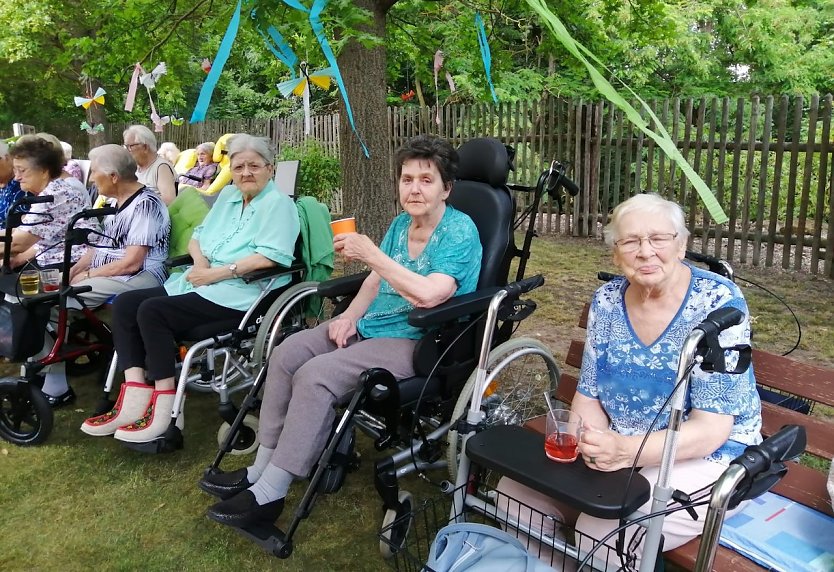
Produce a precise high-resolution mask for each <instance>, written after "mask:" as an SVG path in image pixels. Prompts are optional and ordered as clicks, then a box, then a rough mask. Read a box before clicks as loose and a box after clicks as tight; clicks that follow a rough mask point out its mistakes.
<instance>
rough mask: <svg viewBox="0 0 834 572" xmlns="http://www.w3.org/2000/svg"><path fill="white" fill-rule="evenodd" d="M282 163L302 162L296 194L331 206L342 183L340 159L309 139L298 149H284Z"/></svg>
mask: <svg viewBox="0 0 834 572" xmlns="http://www.w3.org/2000/svg"><path fill="white" fill-rule="evenodd" d="M279 159H280V160H281V161H296V160H298V161H301V164H300V165H299V169H298V178H297V179H296V194H298V195H302V196H304V195H306V196H313V197H315V198H316V200H317V201H319V202H321V203H324V204H329V203H330V200H331V199H332V197H333V192H334V191H335V190H336V189H338V188H339V185H340V184H341V181H342V175H341V169H340V166H339V159H338V158H336V157H334V156H333V155H331V154H329V153H327V150H326V149H325V148H324V146H323V145H321V144H320V143H317V142H316V141H314V140H312V139H308V140H307V141H306V142H305V143H304V144H303V145H300V146H298V147H284V148H282V149H281V152H280V153H279Z"/></svg>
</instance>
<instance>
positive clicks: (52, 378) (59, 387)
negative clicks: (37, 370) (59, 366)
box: [41, 371, 69, 397]
mask: <svg viewBox="0 0 834 572" xmlns="http://www.w3.org/2000/svg"><path fill="white" fill-rule="evenodd" d="M41 391H43V392H44V393H45V394H46V395H50V396H52V397H58V396H59V395H63V394H65V393H66V392H67V391H69V384H67V374H66V372H63V371H55V372H52V371H50V372H49V373H47V374H46V375H45V376H44V382H43V388H42V389H41Z"/></svg>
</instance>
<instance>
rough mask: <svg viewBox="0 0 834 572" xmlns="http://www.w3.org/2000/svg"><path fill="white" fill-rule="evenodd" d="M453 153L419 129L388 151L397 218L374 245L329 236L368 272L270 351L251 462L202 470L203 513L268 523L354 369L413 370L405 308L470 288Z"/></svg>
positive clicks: (350, 236)
mask: <svg viewBox="0 0 834 572" xmlns="http://www.w3.org/2000/svg"><path fill="white" fill-rule="evenodd" d="M457 162H458V158H457V152H456V151H455V150H454V149H453V148H452V147H451V146H450V145H449V144H448V143H447V142H446V141H443V140H441V139H438V138H435V137H429V136H418V137H415V138H413V139H411V140H410V141H408V142H407V143H406V144H405V145H404V147H403V148H401V149H400V150H399V151H398V152H397V156H396V165H397V176H398V179H399V199H400V204H401V205H402V208H403V211H404V212H403V213H401V214H400V215H399V216H397V217H396V218H395V219H394V221H393V223H392V224H391V226H390V227H389V229H388V232H387V233H386V234H385V237H384V238H383V240H382V243H381V244H380V246H379V247H377V246H376V245H375V244H374V243H373V242H372V241H371V239H370V238H368V237H367V236H364V235H362V234H357V233H346V234H338V235H336V236H335V237H334V247H335V250H336V252H338V253H341V255H342V256H343V257H344V258H346V259H348V260H355V261H358V262H361V263H363V264H365V265H366V266H368V267H369V268H370V270H371V272H370V275H369V276H368V277H367V278H366V279H365V281H364V282H363V284H362V286H361V288H360V290H359V292H358V294H357V295H356V297H355V298H354V299H353V301H352V302H351V303H350V305H349V306H348V308H347V309H346V310H345V311H344V312H343V313H342V314H340V315H338V316H337V317H335V318H333V319H332V320H329V321H327V322H325V323H323V324H321V325H319V326H318V327H316V328H313V329H310V330H305V331H303V332H300V333H297V334H294V335H292V336H290V337H289V338H288V339H287V340H285V341H284V342H282V343H281V344H280V345H279V346H278V347H277V348H276V350H275V351H274V352H273V354H272V357H271V358H270V362H269V373H268V376H267V382H266V389H265V393H264V399H263V403H262V405H261V415H260V422H259V430H258V435H259V439H260V446H259V449H258V452H257V455H256V458H255V461H254V463H253V464H252V466H250V467H246V468H243V469H240V470H237V471H233V472H227V473H217V474H211V475H207V476H205V477H204V478H203V479H202V481H200V487H201V488H202V489H203V490H204V491H206V492H208V493H210V494H213V495H215V496H217V497H220V498H221V499H225V500H222V501H220V502H218V503H216V504H215V505H214V506H212V507H211V508H210V509H209V511H208V516H209V517H210V518H211V519H213V520H215V521H217V522H220V523H222V524H226V525H229V526H235V527H241V526H248V525H251V524H254V523H260V522H265V523H270V522H274V521H275V520H276V519H277V518H278V516H279V515H280V513H281V510H282V509H283V504H284V497H285V496H286V494H287V490H288V488H289V486H290V484H291V483H292V481H293V480H295V479H304V478H306V477H307V476H309V474H310V473H311V470H312V468H313V465H314V463H315V462H316V460H317V459H318V458H319V456H320V454H321V452H322V451H323V449H324V447H325V445H326V441H327V438H328V435H329V433H330V430H331V427H332V424H333V420H334V418H335V412H334V409H333V408H334V405H336V404H341V403H345V402H346V401H348V400H349V398H350V396H351V395H352V393H353V392H354V391H355V390H356V388H357V385H358V383H359V376H360V374H361V373H362V372H363V371H364V370H365V369H367V368H369V367H382V368H385V369H387V370H388V371H390V372H391V373H392V374H393V375H394V376H395V377H396V378H406V377H409V376H412V375H414V370H413V366H412V358H413V352H414V348H415V345H416V344H417V341H418V340H419V339H420V337H422V336H423V335H424V333H425V332H424V331H422V330H420V329H418V328H415V327H413V326H410V325H409V324H408V322H407V315H408V313H409V311H410V310H412V309H413V308H430V307H433V306H436V305H438V304H441V303H443V302H445V301H446V300H448V299H450V298H451V297H453V296H457V295H460V294H465V293H468V292H471V291H473V290H474V289H475V287H476V285H477V280H478V274H479V272H480V266H481V243H480V240H479V237H478V231H477V228H476V227H475V225H474V223H473V222H472V220H471V219H470V218H469V217H468V216H467V215H465V214H464V213H462V212H460V211H458V210H455V209H454V208H453V207H452V206H450V205H447V204H446V198H447V197H448V196H449V192H450V191H451V188H452V181H453V180H454V178H455V172H456V170H457Z"/></svg>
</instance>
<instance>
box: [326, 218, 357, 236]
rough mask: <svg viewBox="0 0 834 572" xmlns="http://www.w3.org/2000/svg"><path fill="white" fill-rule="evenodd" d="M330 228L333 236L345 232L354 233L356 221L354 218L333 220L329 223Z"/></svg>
mask: <svg viewBox="0 0 834 572" xmlns="http://www.w3.org/2000/svg"><path fill="white" fill-rule="evenodd" d="M330 228H332V229H333V236H336V235H337V234H345V233H347V232H356V219H355V218H354V217H348V218H340V219H339V220H334V221H333V222H331V223H330Z"/></svg>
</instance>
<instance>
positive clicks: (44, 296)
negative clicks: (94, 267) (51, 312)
mask: <svg viewBox="0 0 834 572" xmlns="http://www.w3.org/2000/svg"><path fill="white" fill-rule="evenodd" d="M92 289H93V287H92V286H70V287H69V288H67V290H66V294H67V296H70V297H72V296H75V295H77V294H83V293H84V292H89V291H91V290H92ZM60 296H61V291H60V290H55V291H54V292H41V293H40V294H35V295H34V296H26V297H25V298H21V299H20V305H21V306H23V307H24V308H28V307H30V306H37V305H39V304H47V303H48V304H56V303H57V302H58V298H59V297H60Z"/></svg>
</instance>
